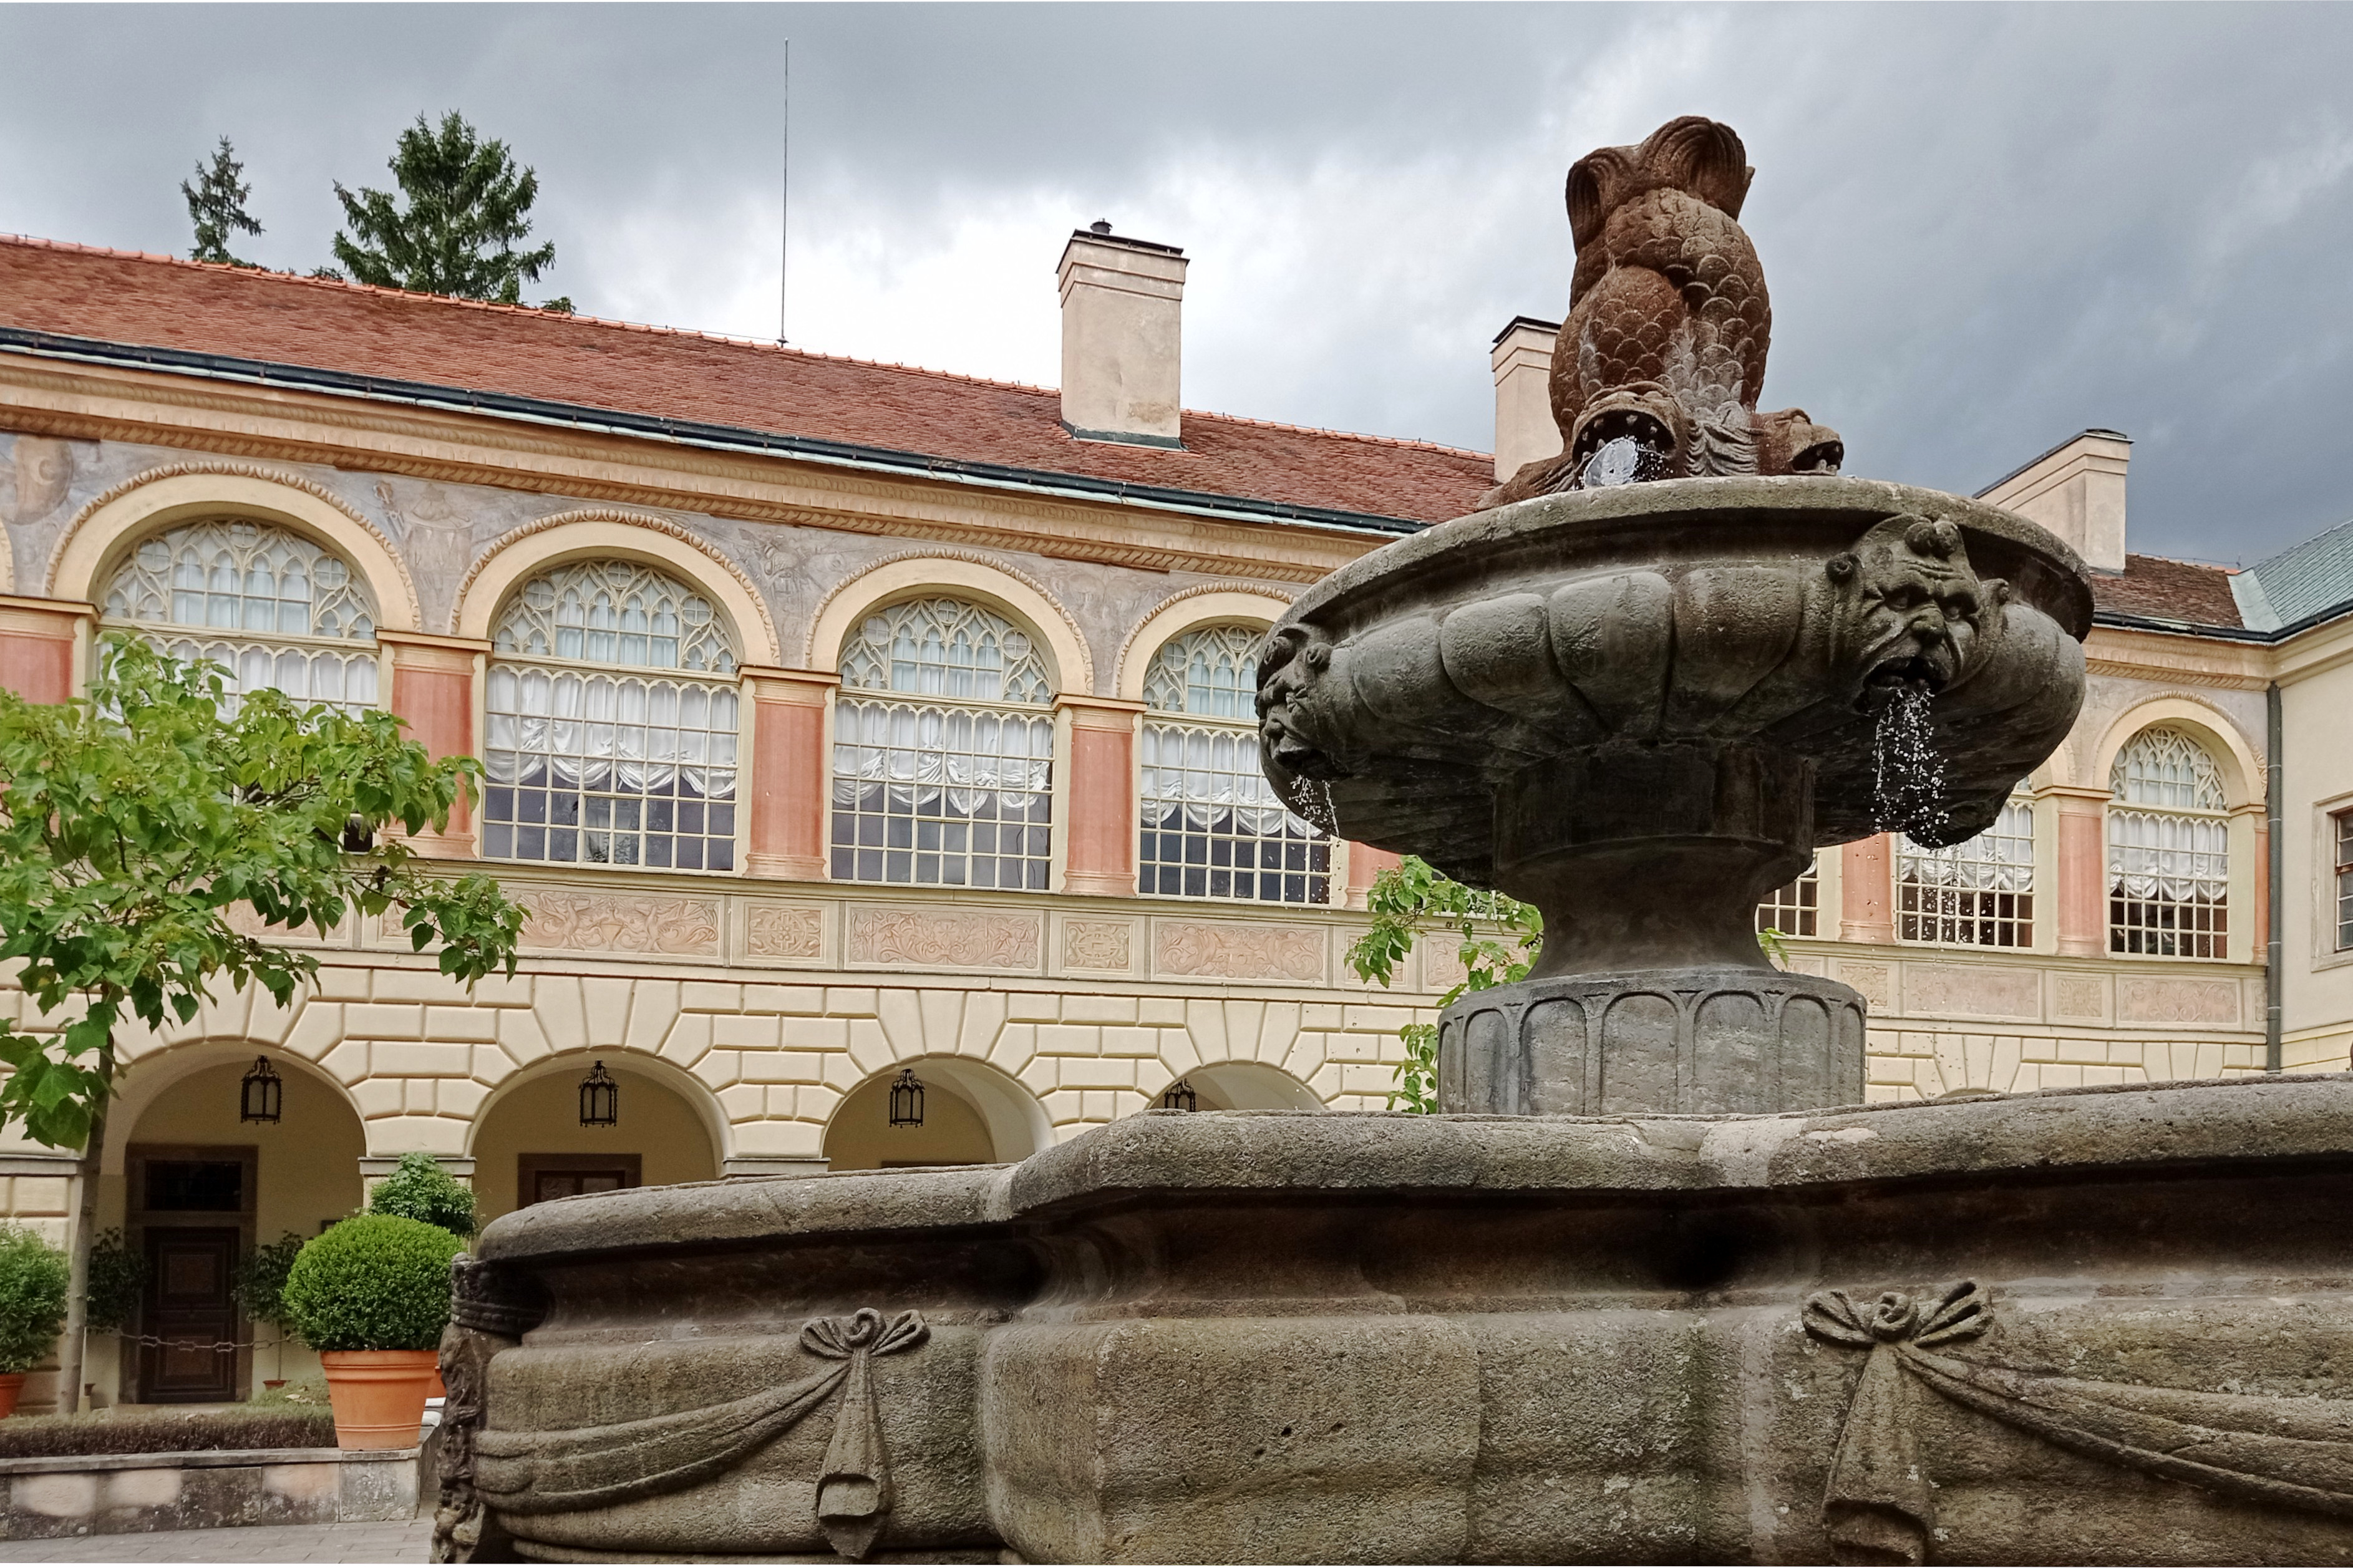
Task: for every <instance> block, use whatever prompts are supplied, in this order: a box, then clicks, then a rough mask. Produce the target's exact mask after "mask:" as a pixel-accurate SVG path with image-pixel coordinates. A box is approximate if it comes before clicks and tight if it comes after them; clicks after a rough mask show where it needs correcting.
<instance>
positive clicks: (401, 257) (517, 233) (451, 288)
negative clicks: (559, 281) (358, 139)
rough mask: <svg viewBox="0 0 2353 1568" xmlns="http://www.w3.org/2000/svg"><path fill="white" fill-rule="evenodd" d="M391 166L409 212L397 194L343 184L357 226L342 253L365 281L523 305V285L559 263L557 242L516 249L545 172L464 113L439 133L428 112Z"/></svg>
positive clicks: (342, 238)
mask: <svg viewBox="0 0 2353 1568" xmlns="http://www.w3.org/2000/svg"><path fill="white" fill-rule="evenodd" d="M385 166H386V167H387V168H389V169H390V170H391V171H392V176H393V179H394V180H395V181H396V183H397V184H398V185H399V186H400V196H401V197H406V201H407V206H406V210H403V208H402V207H401V206H400V205H399V198H397V197H396V196H395V195H393V194H392V193H390V192H388V191H374V190H367V189H362V190H360V191H359V192H358V193H356V194H354V193H353V192H351V191H347V190H345V189H344V188H343V182H342V181H340V180H338V181H337V182H335V196H336V199H337V200H339V201H341V202H342V203H343V216H344V221H345V222H346V223H348V224H349V225H350V229H349V232H347V233H344V232H339V233H337V234H336V236H335V259H336V260H337V261H339V262H341V263H342V264H343V271H344V272H345V273H346V274H347V275H349V276H350V277H351V278H353V279H355V280H356V281H358V282H362V283H373V284H375V285H376V286H378V287H379V288H385V289H415V290H417V291H419V292H423V293H427V294H455V295H457V296H458V297H459V298H460V299H465V300H491V301H493V302H495V303H498V304H502V305H519V304H521V303H522V285H523V284H524V283H526V282H531V283H536V282H538V281H539V275H540V273H541V272H542V271H543V270H544V269H546V268H549V267H552V266H554V264H555V247H554V245H553V244H552V243H551V244H546V245H542V246H540V247H538V248H537V249H534V250H517V249H516V248H515V247H516V245H517V244H519V243H521V242H522V241H523V240H526V239H528V238H529V237H531V216H530V215H531V205H532V203H533V202H534V201H536V200H538V199H539V176H538V175H537V174H536V173H535V172H533V170H531V169H524V170H522V172H521V173H517V172H516V169H515V165H514V159H513V157H512V155H511V154H510V153H508V151H507V144H506V143H505V142H499V141H489V142H485V141H482V140H481V139H480V137H479V136H477V135H476V133H475V131H474V128H473V127H472V126H470V125H469V124H467V123H466V121H465V117H464V116H462V115H460V114H458V113H457V112H455V111H454V110H453V111H451V112H450V113H448V114H445V115H443V116H442V117H441V125H440V128H439V129H438V131H437V130H435V129H434V128H433V127H432V126H431V125H430V124H428V123H427V121H426V118H425V116H423V115H421V114H420V115H418V116H417V123H416V124H415V125H414V126H412V127H411V128H410V129H408V130H406V131H404V132H401V133H400V141H399V142H398V143H397V144H396V147H395V148H394V150H393V155H392V157H391V159H390V161H389V162H388V163H386V165H385Z"/></svg>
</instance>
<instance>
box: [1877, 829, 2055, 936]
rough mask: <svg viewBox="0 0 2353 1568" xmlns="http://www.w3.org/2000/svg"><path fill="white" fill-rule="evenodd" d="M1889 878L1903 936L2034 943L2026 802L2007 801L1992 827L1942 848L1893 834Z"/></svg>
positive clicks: (2031, 855) (2031, 832)
mask: <svg viewBox="0 0 2353 1568" xmlns="http://www.w3.org/2000/svg"><path fill="white" fill-rule="evenodd" d="M1895 884H1896V900H1897V902H1896V911H1897V913H1898V914H1899V915H1901V916H1902V917H1903V923H1902V926H1901V927H1900V933H1901V935H1902V937H1903V940H1905V942H1938V943H1957V944H1962V945H1966V946H1970V947H2031V946H2033V945H2034V807H2033V805H2031V803H2029V802H2026V801H2022V800H2011V801H2009V802H2007V803H2005V804H2004V805H2003V806H2002V808H2001V815H2000V816H1997V817H1995V818H1994V823H1993V826H1991V827H1989V828H1987V829H1986V830H1985V831H1984V832H1983V833H1980V834H1978V836H1977V837H1975V838H1972V839H1969V840H1968V842H1967V843H1963V844H1955V845H1952V846H1950V847H1947V848H1943V849H1929V848H1925V847H1922V846H1920V845H1917V844H1915V843H1913V842H1912V840H1911V839H1909V838H1907V837H1903V836H1902V835H1900V834H1899V835H1897V837H1896V845H1895Z"/></svg>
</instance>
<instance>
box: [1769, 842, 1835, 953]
mask: <svg viewBox="0 0 2353 1568" xmlns="http://www.w3.org/2000/svg"><path fill="white" fill-rule="evenodd" d="M1821 901H1822V875H1821V859H1820V857H1819V856H1817V857H1816V858H1815V859H1814V861H1813V863H1812V864H1810V865H1809V866H1808V867H1807V868H1805V869H1804V870H1803V871H1800V872H1799V873H1798V875H1797V876H1796V877H1794V878H1792V879H1790V880H1788V881H1787V882H1784V883H1783V884H1782V885H1781V886H1779V887H1778V888H1776V889H1773V890H1772V891H1771V892H1769V893H1767V894H1766V895H1765V897H1764V898H1762V899H1761V900H1758V901H1757V930H1758V931H1778V932H1780V933H1781V934H1782V935H1783V936H1819V935H1820V934H1821Z"/></svg>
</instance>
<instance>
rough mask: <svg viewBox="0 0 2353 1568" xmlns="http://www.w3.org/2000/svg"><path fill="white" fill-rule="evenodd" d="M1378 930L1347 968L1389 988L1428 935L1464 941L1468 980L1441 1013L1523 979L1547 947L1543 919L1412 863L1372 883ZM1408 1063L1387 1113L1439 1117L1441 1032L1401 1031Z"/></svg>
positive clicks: (1414, 1027) (1354, 950) (1361, 940)
mask: <svg viewBox="0 0 2353 1568" xmlns="http://www.w3.org/2000/svg"><path fill="white" fill-rule="evenodd" d="M1366 907H1367V909H1368V910H1370V912H1371V914H1372V917H1373V923H1372V926H1371V928H1370V929H1369V930H1367V931H1366V932H1365V934H1364V935H1363V936H1361V937H1358V938H1357V939H1356V942H1354V943H1353V944H1352V945H1351V946H1350V947H1349V949H1348V966H1349V967H1350V968H1352V969H1354V970H1355V971H1356V973H1357V975H1358V976H1359V977H1360V978H1362V979H1366V980H1373V981H1377V982H1379V983H1380V984H1382V985H1383V986H1384V987H1386V986H1387V985H1388V984H1389V983H1390V981H1391V979H1392V978H1393V977H1394V976H1395V974H1396V973H1397V970H1398V965H1399V964H1401V963H1404V962H1405V959H1406V955H1407V954H1409V953H1410V952H1412V951H1413V948H1414V943H1415V942H1419V941H1420V940H1421V938H1422V937H1423V936H1424V935H1427V934H1431V933H1435V932H1439V931H1451V932H1453V933H1454V935H1455V936H1456V938H1457V939H1458V942H1457V946H1456V949H1455V953H1456V956H1457V957H1458V958H1460V959H1461V963H1462V970H1463V979H1462V981H1461V984H1457V985H1456V986H1455V987H1454V988H1453V989H1452V990H1451V991H1449V992H1447V994H1445V996H1444V997H1442V998H1441V999H1440V1002H1439V1005H1440V1007H1447V1006H1451V1005H1453V1004H1454V1001H1455V999H1456V998H1458V997H1460V996H1461V995H1462V994H1464V993H1466V992H1471V991H1484V990H1486V989H1487V988H1488V987H1490V986H1493V985H1502V984H1507V983H1509V982H1511V981H1514V980H1521V979H1525V978H1526V976H1527V973H1528V965H1529V964H1530V963H1533V962H1534V961H1535V954H1536V950H1537V949H1538V948H1540V947H1541V946H1543V944H1544V915H1543V914H1542V913H1541V912H1540V911H1539V910H1537V909H1536V907H1535V905H1534V904H1524V903H1521V902H1520V901H1519V900H1516V899H1512V898H1506V897H1505V896H1504V895H1503V894H1501V893H1491V892H1485V891H1482V890H1481V889H1477V888H1469V887H1465V886H1463V885H1462V884H1461V883H1460V882H1458V881H1455V880H1454V879H1452V878H1451V877H1447V876H1445V875H1443V874H1441V873H1440V872H1439V871H1438V870H1437V869H1436V868H1433V867H1432V866H1431V865H1430V863H1429V862H1428V861H1426V860H1423V859H1422V858H1419V856H1414V855H1409V856H1407V857H1406V858H1405V859H1404V860H1403V861H1402V862H1400V863H1399V864H1398V865H1396V866H1394V867H1391V868H1389V869H1388V870H1386V871H1383V872H1382V873H1381V874H1380V875H1379V876H1378V877H1377V878H1375V879H1374V880H1373V886H1372V889H1371V891H1370V893H1369V894H1368V895H1367V896H1366ZM1398 1038H1399V1039H1400V1040H1402V1041H1403V1042H1404V1044H1405V1059H1404V1060H1403V1061H1401V1062H1399V1063H1398V1066H1397V1069H1396V1072H1395V1073H1394V1074H1393V1075H1392V1076H1394V1077H1395V1078H1396V1079H1397V1084H1398V1087H1397V1088H1396V1089H1392V1090H1390V1091H1389V1109H1390V1110H1410V1111H1417V1112H1420V1113H1422V1114H1424V1115H1427V1114H1429V1113H1430V1112H1432V1111H1435V1110H1437V1109H1438V1026H1437V1025H1435V1024H1408V1025H1406V1026H1404V1027H1403V1028H1401V1029H1399V1030H1398Z"/></svg>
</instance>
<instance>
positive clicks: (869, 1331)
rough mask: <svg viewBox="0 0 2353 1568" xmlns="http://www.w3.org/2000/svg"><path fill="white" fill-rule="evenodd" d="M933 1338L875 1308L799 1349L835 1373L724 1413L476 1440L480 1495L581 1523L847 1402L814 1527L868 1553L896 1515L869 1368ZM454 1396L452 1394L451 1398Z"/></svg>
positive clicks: (728, 1461) (489, 1434)
mask: <svg viewBox="0 0 2353 1568" xmlns="http://www.w3.org/2000/svg"><path fill="white" fill-rule="evenodd" d="M930 1336H931V1330H930V1328H929V1327H928V1326H927V1325H926V1324H925V1323H924V1321H923V1317H922V1315H921V1314H919V1313H915V1312H902V1313H900V1314H899V1315H898V1316H897V1317H895V1318H892V1319H889V1320H885V1319H884V1318H883V1316H882V1314H881V1313H880V1312H878V1311H876V1310H873V1309H872V1308H871V1307H869V1308H863V1309H861V1310H859V1311H858V1312H856V1313H855V1314H853V1315H851V1316H849V1317H847V1318H815V1319H812V1320H810V1321H809V1322H808V1323H807V1325H806V1326H804V1327H803V1328H802V1330H801V1348H802V1349H803V1350H804V1351H806V1352H808V1353H809V1354H810V1355H813V1356H816V1357H818V1359H819V1360H821V1361H824V1362H827V1363H830V1364H828V1366H826V1367H825V1369H824V1370H822V1371H820V1372H818V1373H814V1374H812V1375H810V1376H808V1377H805V1378H802V1379H800V1380H799V1381H798V1382H796V1383H792V1384H786V1385H785V1386H784V1387H781V1388H771V1389H765V1390H763V1391H762V1392H760V1393H758V1394H747V1395H746V1396H744V1398H742V1399H735V1400H730V1401H728V1402H727V1403H726V1404H723V1405H705V1406H703V1407H702V1408H701V1409H698V1410H686V1411H681V1412H679V1413H677V1414H675V1415H655V1416H649V1417H648V1418H647V1419H645V1420H642V1421H625V1422H620V1423H617V1424H616V1425H613V1426H584V1427H577V1428H573V1429H570V1430H565V1431H554V1432H524V1431H510V1430H506V1429H498V1430H491V1431H481V1432H478V1433H476V1434H474V1437H473V1452H474V1473H475V1486H476V1488H477V1489H479V1491H480V1496H481V1500H482V1501H483V1502H484V1503H485V1504H487V1505H488V1507H489V1509H490V1510H491V1513H492V1514H493V1515H494V1516H507V1517H513V1518H523V1517H527V1516H529V1515H533V1514H548V1513H576V1512H583V1511H587V1510H596V1509H601V1508H610V1507H613V1506H614V1505H616V1504H618V1503H625V1502H633V1501H636V1500H638V1499H640V1498H649V1497H659V1496H661V1495H663V1494H664V1493H668V1492H675V1491H681V1490H683V1489H686V1488H688V1487H691V1486H694V1485H697V1484H699V1483H701V1482H702V1481H707V1480H709V1479H712V1477H714V1476H718V1475H721V1474H723V1473H724V1472H725V1471H727V1470H730V1469H732V1468H734V1467H735V1466H737V1465H739V1464H741V1463H743V1462H744V1460H745V1459H746V1458H750V1457H751V1455H752V1454H753V1453H754V1452H755V1451H756V1450H758V1449H759V1448H761V1447H764V1446H765V1445H766V1444H767V1443H769V1442H771V1441H773V1440H774V1439H775V1438H776V1437H777V1436H781V1435H783V1434H784V1433H785V1432H786V1431H787V1430H789V1429H790V1428H791V1427H793V1426H796V1425H797V1424H798V1423H799V1422H800V1421H801V1419H802V1418H803V1417H805V1416H807V1415H810V1414H811V1413H813V1412H815V1411H816V1410H818V1409H819V1408H821V1407H822V1406H823V1405H825V1403H826V1402H827V1401H828V1399H830V1398H831V1397H832V1396H833V1394H834V1392H835V1391H836V1390H840V1391H841V1394H842V1397H841V1404H840V1406H839V1409H838V1410H837V1412H836V1414H835V1415H834V1424H833V1439H832V1441H831V1442H830V1443H829V1444H828V1446H827V1447H826V1451H825V1460H824V1465H823V1468H821V1469H820V1470H819V1472H818V1483H817V1521H818V1528H819V1529H820V1530H822V1531H824V1532H825V1538H826V1540H827V1541H828V1542H830V1543H831V1544H832V1546H833V1549H834V1550H835V1551H836V1552H839V1553H840V1554H841V1555H842V1556H844V1557H849V1558H860V1557H863V1556H865V1555H866V1554H867V1553H868V1552H871V1551H872V1550H873V1547H874V1542H875V1540H876V1538H877V1537H878V1536H879V1535H880V1534H881V1531H882V1526H883V1524H884V1522H885V1521H886V1520H887V1519H888V1518H889V1516H890V1512H891V1475H890V1461H889V1457H888V1453H887V1450H886V1448H885V1447H884V1444H883V1439H882V1423H881V1415H880V1414H879V1413H878V1411H877V1410H876V1407H875V1403H874V1384H873V1378H872V1373H871V1371H870V1370H869V1369H870V1367H871V1363H872V1361H873V1358H874V1357H876V1356H884V1355H898V1354H902V1353H903V1352H908V1351H912V1350H913V1349H915V1348H916V1347H917V1346H919V1345H921V1344H922V1343H923V1342H924V1341H925V1340H926V1339H928V1338H929V1337H930ZM453 1392H454V1391H453Z"/></svg>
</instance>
